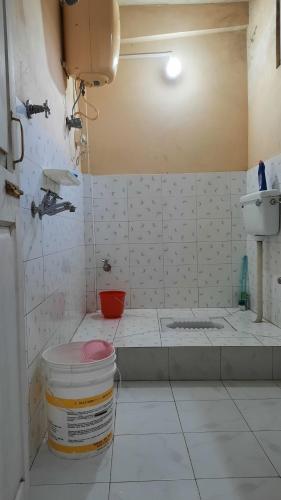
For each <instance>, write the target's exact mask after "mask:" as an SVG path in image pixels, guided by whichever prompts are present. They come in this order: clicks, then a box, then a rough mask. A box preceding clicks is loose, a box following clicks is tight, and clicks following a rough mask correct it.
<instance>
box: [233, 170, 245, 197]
mask: <svg viewBox="0 0 281 500" xmlns="http://www.w3.org/2000/svg"><path fill="white" fill-rule="evenodd" d="M230 187H231V194H236V195H240V196H242V195H243V194H246V192H247V172H231V173H230Z"/></svg>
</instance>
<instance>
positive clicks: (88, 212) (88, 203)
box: [83, 198, 93, 222]
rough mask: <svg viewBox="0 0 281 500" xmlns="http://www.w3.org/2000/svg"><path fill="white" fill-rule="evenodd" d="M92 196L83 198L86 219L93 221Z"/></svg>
mask: <svg viewBox="0 0 281 500" xmlns="http://www.w3.org/2000/svg"><path fill="white" fill-rule="evenodd" d="M92 203H93V202H92V199H91V198H83V210H84V219H85V221H89V222H93V204H92Z"/></svg>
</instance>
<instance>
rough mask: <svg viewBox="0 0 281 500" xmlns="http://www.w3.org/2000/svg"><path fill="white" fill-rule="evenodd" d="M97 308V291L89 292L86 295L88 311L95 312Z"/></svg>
mask: <svg viewBox="0 0 281 500" xmlns="http://www.w3.org/2000/svg"><path fill="white" fill-rule="evenodd" d="M96 310H97V303H96V292H87V296H86V312H87V313H93V312H96Z"/></svg>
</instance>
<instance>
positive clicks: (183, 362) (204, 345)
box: [73, 308, 281, 380]
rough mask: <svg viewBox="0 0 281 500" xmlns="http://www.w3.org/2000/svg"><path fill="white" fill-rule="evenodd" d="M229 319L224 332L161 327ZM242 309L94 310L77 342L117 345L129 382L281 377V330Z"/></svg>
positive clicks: (76, 335) (120, 364) (88, 316)
mask: <svg viewBox="0 0 281 500" xmlns="http://www.w3.org/2000/svg"><path fill="white" fill-rule="evenodd" d="M161 318H172V319H179V320H183V319H187V320H192V319H193V320H194V319H196V318H201V319H207V318H211V319H213V318H216V319H217V320H218V321H219V319H222V318H223V319H224V323H225V326H224V328H222V329H220V330H196V329H195V330H188V331H186V330H185V331H178V330H170V331H161V328H160V326H161V325H160V319H161ZM254 320H255V314H254V313H253V312H252V311H245V312H241V311H239V310H238V309H223V308H217V309H158V310H156V309H135V310H133V309H131V310H127V311H126V312H125V314H124V316H123V317H122V319H120V320H105V319H104V318H103V317H102V316H101V314H100V313H96V314H89V315H87V316H86V318H85V319H84V320H83V322H82V323H81V325H80V327H79V329H78V331H77V333H76V334H75V336H74V338H73V341H78V340H85V341H86V340H90V339H95V338H101V339H104V340H108V341H111V342H113V343H114V345H115V347H116V348H117V356H118V366H119V369H120V371H121V374H122V378H123V379H124V380H169V379H170V380H217V379H225V380H227V379H252V380H257V379H268V380H270V379H280V378H281V329H280V328H278V327H276V326H275V325H273V324H271V323H268V322H263V323H261V324H257V323H255V322H254Z"/></svg>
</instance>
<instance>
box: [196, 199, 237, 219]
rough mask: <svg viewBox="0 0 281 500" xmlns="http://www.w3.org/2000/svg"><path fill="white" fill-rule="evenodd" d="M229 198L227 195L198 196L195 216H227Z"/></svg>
mask: <svg viewBox="0 0 281 500" xmlns="http://www.w3.org/2000/svg"><path fill="white" fill-rule="evenodd" d="M230 216H231V211H230V198H229V196H198V197H197V217H198V219H221V218H229V217H230Z"/></svg>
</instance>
